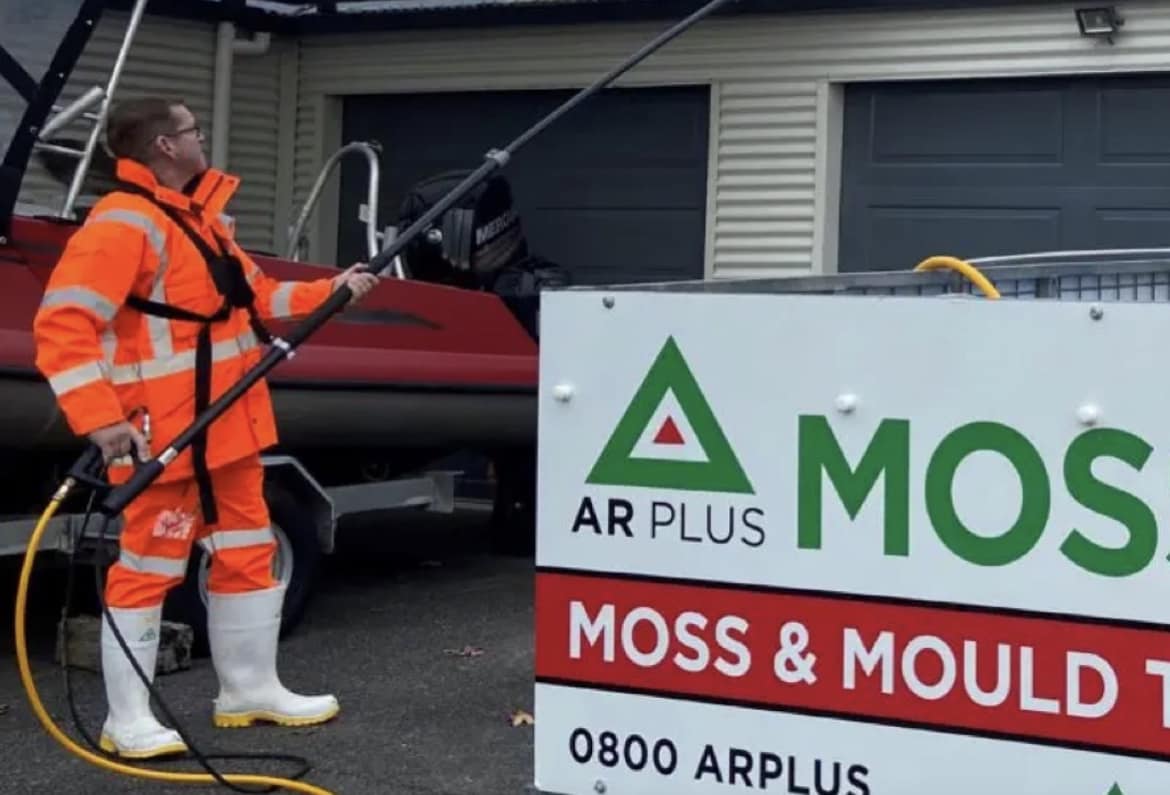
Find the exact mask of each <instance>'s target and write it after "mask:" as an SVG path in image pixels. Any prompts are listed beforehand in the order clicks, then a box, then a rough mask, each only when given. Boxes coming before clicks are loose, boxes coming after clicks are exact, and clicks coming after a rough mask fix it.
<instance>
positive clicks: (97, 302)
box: [41, 287, 118, 323]
mask: <svg viewBox="0 0 1170 795" xmlns="http://www.w3.org/2000/svg"><path fill="white" fill-rule="evenodd" d="M68 304H74V305H77V306H83V307H85V308H86V309H88V310H90V311H91V312H93V313H94V314H95V315H97V316H98V317H99V318H101V319H102V320H103V321H105V322H106V323H109V322H110V321H111V320H113V319H114V313H116V312H117V311H118V307H117V305H115V304H114V302H113V301H111V300H110V299H109V298H106V297H105V296H104V295H102V294H101V293H99V292H98V291H97V290H91V289H90V288H88V287H59V288H57V289H56V290H48V291H46V292H45V295H44V297H43V298H42V299H41V308H42V309H47V308H49V307H54V306H65V305H68Z"/></svg>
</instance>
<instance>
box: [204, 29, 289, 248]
mask: <svg viewBox="0 0 1170 795" xmlns="http://www.w3.org/2000/svg"><path fill="white" fill-rule="evenodd" d="M289 49H291V50H293V51H295V49H296V43H295V42H288V41H278V40H277V39H276V38H273V40H272V43H271V46H270V48H269V51H268V52H267V53H265V54H263V55H238V54H237V55H236V56H235V58H234V62H233V66H232V100H231V103H232V104H231V114H230V115H231V124H230V126H229V128H228V162H227V168H228V170H230V171H231V172H232V173H234V174H238V175H240V177H241V182H240V188H239V190H238V191H237V193H236V198H235V199H234V200H233V202H232V207H231V212H232V214H233V215H234V216H235V218H236V227H237V230H238V231H237V236H238V237H239V239H240V240H241V241H242V242H243V243H244V245H246V246H248V247H249V248H254V249H260V250H263V251H275V249H276V247H277V246H278V243H277V241H276V239H275V229H274V224H275V218H274V213H275V210H276V201H277V198H276V197H277V171H278V168H277V165H278V161H279V158H280V152H279V149H278V146H277V141H278V139H279V136H280V106H281V59H282V57H283V54H284V52H285V51H286V50H289ZM287 101H288V102H289V103H292V102H295V101H296V100H295V98H294V97H291V96H290V97H287ZM210 145H211V144H210V140H209V141H208V146H209V147H210Z"/></svg>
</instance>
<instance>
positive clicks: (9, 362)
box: [0, 218, 538, 461]
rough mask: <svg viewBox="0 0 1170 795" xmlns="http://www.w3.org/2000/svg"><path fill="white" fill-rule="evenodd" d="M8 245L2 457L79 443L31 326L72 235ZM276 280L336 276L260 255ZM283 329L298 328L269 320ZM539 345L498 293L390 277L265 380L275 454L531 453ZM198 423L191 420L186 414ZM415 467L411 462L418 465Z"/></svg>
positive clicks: (0, 334)
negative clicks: (38, 359) (42, 366)
mask: <svg viewBox="0 0 1170 795" xmlns="http://www.w3.org/2000/svg"><path fill="white" fill-rule="evenodd" d="M15 220H16V223H15V225H14V235H13V237H12V238H11V239H9V240H7V241H5V243H4V244H0V271H2V272H4V273H6V274H7V275H8V280H7V285H6V286H7V289H6V291H4V292H0V390H3V391H2V392H0V394H3V395H4V396H5V397H6V402H7V403H8V409H7V410H6V411H5V412H3V413H0V447H3V448H5V449H8V450H14V449H15V450H20V449H23V450H28V451H37V450H39V451H44V452H52V453H56V452H59V451H64V450H71V449H73V448H75V447H77V446H78V442H77V440H76V439H75V438H74V437H73V435H72V433H71V432H70V430H69V428H68V427H67V425H66V424H65V422H64V419H63V417H62V416H61V415H60V412H59V410H58V409H57V404H56V401H55V399H54V397H53V395H52V393H51V392H50V390H49V388H48V385H47V383H46V382H45V380H44V379H43V378H42V377H41V375H40V374H39V373H38V372H37V371H36V368H35V364H34V360H35V345H34V341H33V337H32V332H31V329H32V319H33V315H34V313H35V312H36V309H37V306H38V305H39V303H40V299H41V295H42V293H43V291H44V285H45V282H46V281H47V279H48V277H49V274H50V272H51V270H52V267H53V265H54V264H55V262H56V259H57V257H58V256H59V255H60V251H61V249H62V247H63V246H64V244H65V242H66V241H67V239H68V237H69V235H71V234H72V232H73V231H74V228H75V227H73V226H72V225H70V224H67V223H62V222H59V221H49V220H44V219H27V218H17V219H15ZM256 260H257V262H258V263H259V264H260V266H261V267H262V268H263V269H264V270H265V272H266V273H268V274H269V275H270V276H272V277H273V278H276V279H315V278H321V277H322V276H332V275H336V272H337V271H336V270H335V269H329V268H323V267H320V266H311V265H305V264H303V263H293V262H289V261H287V260H280V259H276V258H272V257H265V256H261V255H257V256H256ZM270 325H271V327H272V330H273V332H274V333H277V334H282V333H287V331H288V330H289V329H290V328H291V324H290V323H279V322H274V323H272V324H270ZM537 381H538V358H537V346H536V343H535V341H534V340H533V339H532V337H531V335H529V334H528V332H527V331H526V330H525V329H524V327H523V326H522V324H521V323H520V322H519V321H518V320H517V318H516V317H515V316H514V315H513V314H512V312H510V311H509V309H508V307H507V306H506V305H505V304H504V302H503V301H501V299H500V298H499V297H498V296H495V295H492V294H489V293H482V292H477V291H470V290H461V289H455V288H450V287H444V286H440V285H432V284H426V283H422V282H416V281H410V280H397V279H386V280H383V281H382V282H381V283H380V284H379V285H378V287H376V288H375V290H374V291H373V292H372V293H371V294H370V295H368V296H367V297H366V299H365V300H364V301H363V302H362V303H361V304H359V305H357V306H355V307H352V308H349V309H346V310H345V311H343V312H342V313H340V314H339V315H337V316H335V317H334V318H333V319H332V320H331V321H330V322H328V323H326V324H325V325H324V326H323V327H322V328H321V329H319V330H318V331H317V332H316V333H315V334H314V335H313V336H312V337H311V338H310V339H308V340H306V341H305V342H304V343H303V344H302V345H301V346H299V347H298V348H297V350H296V352H295V355H294V356H293V357H292V358H291V359H288V360H287V361H284V362H281V363H280V364H279V365H278V366H277V367H276V368H274V369H273V371H272V372H270V373H269V374H268V375H267V382H268V385H269V389H270V392H271V394H272V401H273V408H274V410H275V412H276V419H277V430H278V434H279V436H280V444H279V449H280V450H282V451H285V452H289V453H292V454H294V455H298V456H301V455H309V454H313V455H316V454H318V453H321V454H331V455H332V456H333V458H334V460H336V459H337V457H338V455H342V456H344V455H347V454H352V455H353V456H354V457H355V458H358V457H360V458H364V459H367V460H370V459H379V460H382V461H390V460H391V459H392V457H393V456H394V454H395V453H396V452H398V451H414V452H415V453H417V452H419V451H432V452H434V453H436V454H437V455H442V454H445V453H447V452H453V451H457V450H460V449H476V450H485V451H491V450H499V449H512V448H517V447H521V448H535V445H536V425H537V407H536V393H537ZM192 419H194V418H192ZM410 457H411V458H412V459H416V458H417V455H412V456H410Z"/></svg>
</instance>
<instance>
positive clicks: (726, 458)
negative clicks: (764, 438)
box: [586, 337, 755, 494]
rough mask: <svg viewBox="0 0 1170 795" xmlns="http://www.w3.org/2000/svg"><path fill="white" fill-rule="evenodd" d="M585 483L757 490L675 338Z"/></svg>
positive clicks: (669, 341) (740, 491)
mask: <svg viewBox="0 0 1170 795" xmlns="http://www.w3.org/2000/svg"><path fill="white" fill-rule="evenodd" d="M664 408H665V409H666V412H665V414H664V412H663V409H664ZM680 425H682V426H683V427H684V428H686V429H687V431H686V432H684V431H682V430H680V427H679V426H680ZM586 482H587V483H592V484H595V485H602V484H604V485H608V486H642V487H646V488H658V489H682V490H687V491H718V492H730V493H734V494H755V490H754V489H753V488H752V484H751V482H750V481H749V480H748V478H747V475H746V474H744V471H743V467H742V466H740V463H739V459H738V458H736V455H735V452H734V451H733V450H732V449H731V445H730V444H729V443H728V441H727V437H726V436H725V435H724V434H723V429H722V428H721V427H720V425H719V421H718V420H717V419H716V418H715V414H714V413H713V412H712V411H711V407H710V405H709V404H708V403H707V398H706V397H705V396H704V395H703V391H702V389H700V388H699V384H698V382H697V381H696V380H695V376H694V374H693V373H692V372H691V368H690V367H689V366H688V365H687V362H686V359H684V358H683V355H682V351H681V350H679V347H678V344H677V343H676V342H675V340H674V338H673V337H670V338H668V339H667V340H666V344H665V345H663V346H662V350H661V351H659V353H658V356H657V358H656V359H655V360H654V363H653V364H652V365H651V366H650V370H649V371H648V372H647V373H646V377H645V379H644V380H643V381H642V385H641V386H639V387H638V391H637V392H636V393H634V397H633V398H632V399H631V400H630V405H629V407H628V408H627V409H626V412H625V414H623V415H622V418H621V420H620V421H619V422H618V424H617V428H615V429H614V432H613V435H612V436H611V437H610V438H609V442H608V443H606V445H605V448H604V449H603V450H602V451H601V455H600V456H599V457H598V459H597V463H595V464H594V465H593V469H592V470H591V471H590V473H589V476H588V477H587V478H586Z"/></svg>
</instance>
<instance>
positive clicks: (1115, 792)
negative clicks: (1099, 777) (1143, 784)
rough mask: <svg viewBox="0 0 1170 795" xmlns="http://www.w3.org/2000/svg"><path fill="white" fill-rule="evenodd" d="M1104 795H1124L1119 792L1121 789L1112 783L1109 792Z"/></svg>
mask: <svg viewBox="0 0 1170 795" xmlns="http://www.w3.org/2000/svg"><path fill="white" fill-rule="evenodd" d="M1105 795H1125V793H1124V792H1122V791H1121V787H1119V786H1118V785H1117V784H1116V783H1114V785H1113V786H1112V787H1110V789H1109V792H1107V793H1105Z"/></svg>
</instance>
